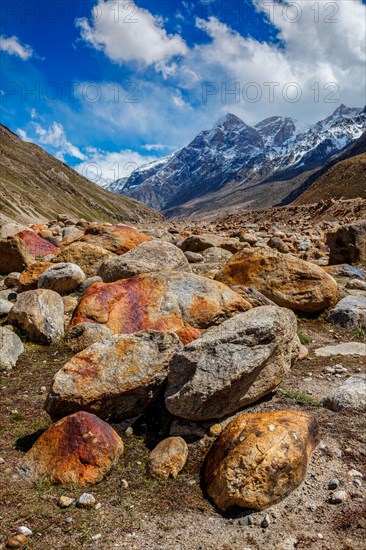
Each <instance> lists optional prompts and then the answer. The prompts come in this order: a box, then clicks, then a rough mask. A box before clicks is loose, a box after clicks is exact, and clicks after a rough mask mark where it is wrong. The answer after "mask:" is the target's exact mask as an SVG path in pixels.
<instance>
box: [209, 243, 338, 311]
mask: <svg viewBox="0 0 366 550" xmlns="http://www.w3.org/2000/svg"><path fill="white" fill-rule="evenodd" d="M215 279H216V280H217V281H221V282H223V283H225V284H227V285H229V286H231V285H244V286H249V287H254V288H256V289H257V290H259V292H261V293H262V294H264V295H265V296H266V297H267V298H269V299H270V300H272V301H273V302H275V303H276V304H277V305H279V306H282V307H287V308H289V309H292V310H293V311H296V312H303V313H317V312H321V311H323V310H324V309H326V308H328V307H329V306H331V305H333V304H335V303H336V302H337V300H338V298H339V289H338V285H337V283H336V281H335V280H334V279H333V278H332V277H331V276H330V275H328V274H327V273H325V272H324V270H323V269H321V268H320V267H319V266H317V265H315V264H312V263H310V262H306V261H305V260H300V259H299V258H297V257H296V256H293V255H292V254H281V253H280V252H278V251H276V250H272V249H269V248H265V249H264V248H263V249H259V248H256V249H246V250H244V251H242V252H239V253H238V254H235V256H233V257H232V259H231V260H229V262H228V263H227V264H226V266H224V268H223V269H222V270H221V271H219V273H218V274H217V275H216V276H215Z"/></svg>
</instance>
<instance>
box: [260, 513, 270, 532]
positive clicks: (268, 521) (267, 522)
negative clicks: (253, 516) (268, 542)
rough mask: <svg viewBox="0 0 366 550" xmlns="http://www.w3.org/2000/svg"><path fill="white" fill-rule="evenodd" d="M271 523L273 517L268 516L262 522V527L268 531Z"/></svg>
mask: <svg viewBox="0 0 366 550" xmlns="http://www.w3.org/2000/svg"><path fill="white" fill-rule="evenodd" d="M270 523H271V516H270V515H269V514H266V515H265V516H264V518H263V519H262V521H261V527H263V529H267V527H269V525H270Z"/></svg>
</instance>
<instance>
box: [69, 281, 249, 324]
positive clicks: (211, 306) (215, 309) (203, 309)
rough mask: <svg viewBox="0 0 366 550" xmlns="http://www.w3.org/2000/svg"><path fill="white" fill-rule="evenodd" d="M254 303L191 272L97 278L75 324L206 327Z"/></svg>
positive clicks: (75, 314) (77, 315)
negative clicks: (109, 280) (102, 280)
mask: <svg viewBox="0 0 366 550" xmlns="http://www.w3.org/2000/svg"><path fill="white" fill-rule="evenodd" d="M249 307H250V305H249V304H247V302H245V300H243V299H242V298H241V297H240V296H239V295H238V294H236V293H235V292H233V291H232V290H230V289H229V288H228V287H227V286H225V285H223V284H222V283H218V282H217V281H212V280H210V279H206V278H205V277H200V276H198V275H193V274H191V273H177V272H160V273H146V274H141V275H136V276H135V277H131V278H130V279H123V280H122V281H117V282H115V283H95V284H94V285H93V286H91V287H89V288H88V290H87V291H86V292H85V294H84V296H83V297H82V299H81V300H80V302H79V306H78V307H77V309H76V311H75V313H74V316H73V319H72V322H71V327H73V326H76V325H77V324H79V323H83V322H97V323H102V324H106V325H107V326H108V327H109V328H110V329H111V330H112V332H113V334H126V333H132V332H138V331H141V330H160V331H173V332H176V331H179V330H180V329H183V328H184V327H186V326H187V325H189V326H190V327H193V328H195V329H205V328H208V327H209V326H211V325H215V324H219V323H220V322H221V321H223V320H224V319H227V318H228V317H231V316H233V315H235V314H236V313H239V312H240V311H244V310H246V309H248V308H249Z"/></svg>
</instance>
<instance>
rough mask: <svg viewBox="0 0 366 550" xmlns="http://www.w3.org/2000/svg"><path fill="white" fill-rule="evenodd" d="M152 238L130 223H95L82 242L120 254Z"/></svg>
mask: <svg viewBox="0 0 366 550" xmlns="http://www.w3.org/2000/svg"><path fill="white" fill-rule="evenodd" d="M148 241H151V238H150V237H149V236H148V235H145V234H144V233H141V232H140V231H138V229H136V228H135V227H130V226H129V225H107V224H94V225H91V226H89V228H88V229H87V230H86V232H85V235H84V237H82V238H81V239H80V242H87V243H93V244H97V245H99V246H102V247H103V248H105V249H106V250H109V251H110V252H113V253H114V254H117V255H118V256H120V255H121V254H125V252H128V251H129V250H132V248H135V247H136V246H138V245H139V244H141V243H145V242H148Z"/></svg>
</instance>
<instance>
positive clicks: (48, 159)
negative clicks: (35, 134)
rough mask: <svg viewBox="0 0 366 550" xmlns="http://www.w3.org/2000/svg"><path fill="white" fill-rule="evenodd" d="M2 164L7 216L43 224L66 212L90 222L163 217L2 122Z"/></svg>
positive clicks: (0, 184)
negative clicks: (107, 187) (105, 186)
mask: <svg viewBox="0 0 366 550" xmlns="http://www.w3.org/2000/svg"><path fill="white" fill-rule="evenodd" d="M0 166H1V171H0V196H1V199H0V220H2V221H5V220H9V219H12V220H16V221H19V222H22V223H32V222H34V221H37V222H38V223H39V221H40V220H50V219H52V218H55V216H56V215H57V214H60V213H62V214H68V215H69V216H71V217H76V218H85V219H86V220H88V221H108V222H130V223H131V222H132V223H134V222H139V221H143V220H159V219H162V216H161V214H159V213H158V212H154V211H153V210H152V209H151V208H149V207H148V206H147V205H145V204H142V203H141V202H137V201H136V200H134V199H131V198H128V197H124V196H121V195H116V194H114V193H111V192H110V191H107V190H104V189H102V188H101V187H99V186H98V185H95V184H93V183H91V182H90V181H89V180H87V179H86V178H84V177H83V176H81V175H80V174H78V173H77V172H75V171H74V170H72V169H71V168H69V167H68V166H67V165H66V164H64V163H63V162H61V161H59V160H57V159H56V158H54V157H52V156H51V155H49V154H48V153H46V151H44V150H43V149H42V148H41V147H39V146H38V145H35V144H33V143H28V142H25V141H22V140H21V139H20V138H19V137H18V136H17V135H16V134H14V133H13V132H11V131H10V130H9V129H8V128H6V127H5V126H2V125H0Z"/></svg>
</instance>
